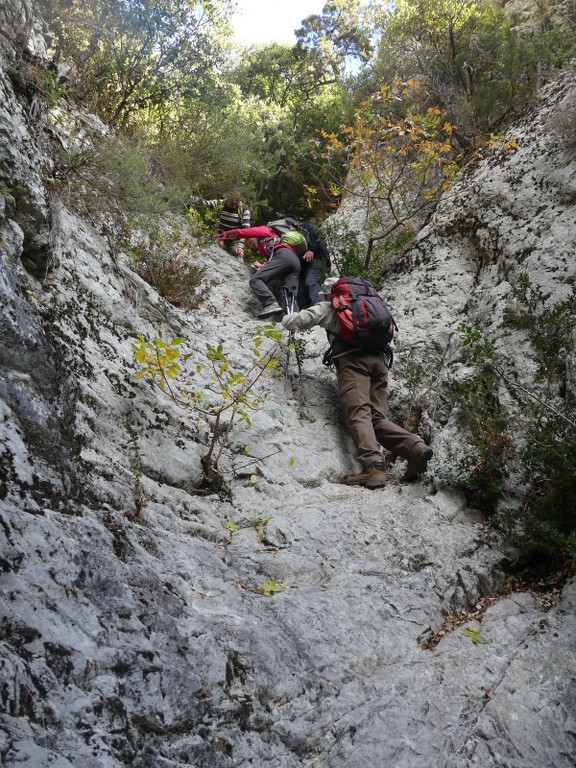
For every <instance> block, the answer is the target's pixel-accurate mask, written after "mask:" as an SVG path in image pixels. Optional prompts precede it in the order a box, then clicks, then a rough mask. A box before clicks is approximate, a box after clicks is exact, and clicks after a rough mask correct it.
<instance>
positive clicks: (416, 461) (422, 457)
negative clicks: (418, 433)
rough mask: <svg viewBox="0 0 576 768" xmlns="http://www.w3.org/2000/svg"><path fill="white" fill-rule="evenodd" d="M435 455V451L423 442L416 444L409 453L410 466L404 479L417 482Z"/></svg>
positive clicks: (408, 465)
mask: <svg viewBox="0 0 576 768" xmlns="http://www.w3.org/2000/svg"><path fill="white" fill-rule="evenodd" d="M433 455H434V451H433V450H432V448H430V446H429V445H426V443H424V441H422V440H421V441H420V442H419V443H415V444H414V445H413V446H412V448H410V451H409V452H408V457H407V458H408V464H407V465H406V472H404V477H403V479H404V480H416V479H417V478H418V477H420V475H421V474H422V473H423V472H424V471H425V469H426V466H427V464H428V462H429V461H430V459H431V458H432V456H433Z"/></svg>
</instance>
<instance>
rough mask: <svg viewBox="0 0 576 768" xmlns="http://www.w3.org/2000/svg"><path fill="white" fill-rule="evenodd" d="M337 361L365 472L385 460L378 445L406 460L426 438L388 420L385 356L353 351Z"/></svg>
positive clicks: (348, 422) (348, 419)
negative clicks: (376, 462) (423, 438)
mask: <svg viewBox="0 0 576 768" xmlns="http://www.w3.org/2000/svg"><path fill="white" fill-rule="evenodd" d="M334 362H335V363H336V373H337V376H338V388H339V393H340V402H341V404H342V409H343V411H344V420H345V423H346V427H347V428H348V430H349V431H350V434H351V435H352V439H353V440H354V443H355V445H356V449H357V451H358V455H357V458H358V461H359V462H360V464H361V465H362V469H366V468H367V467H369V466H370V465H371V464H373V463H374V462H375V461H381V460H382V454H381V453H380V451H379V449H378V443H380V445H382V446H383V447H384V448H386V450H387V451H391V452H392V453H394V454H396V455H397V456H400V457H402V458H406V456H407V455H408V452H409V450H410V448H412V446H413V445H414V444H415V443H418V442H420V441H421V440H422V438H421V437H418V435H413V434H412V433H411V432H407V431H406V430H405V429H403V428H402V427H399V426H398V425H397V424H394V422H392V421H390V420H389V419H388V418H387V416H388V365H387V364H386V358H385V356H384V355H383V354H373V353H366V352H350V353H349V354H347V355H343V356H342V357H338V358H336V360H335V361H334Z"/></svg>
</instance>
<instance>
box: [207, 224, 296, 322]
mask: <svg viewBox="0 0 576 768" xmlns="http://www.w3.org/2000/svg"><path fill="white" fill-rule="evenodd" d="M218 237H221V238H223V239H228V238H233V239H238V238H244V239H245V241H246V245H247V246H248V247H249V248H254V249H255V250H257V251H258V252H259V253H260V254H261V255H262V257H263V258H264V259H265V260H266V261H265V263H264V264H262V263H261V262H258V261H257V262H255V263H254V266H255V267H256V272H255V273H254V274H253V275H252V277H251V278H250V288H251V290H252V293H253V294H254V295H255V296H256V298H257V299H258V301H259V302H260V304H261V305H262V311H261V312H259V313H258V317H260V318H264V317H269V316H270V315H275V314H279V313H281V312H283V309H282V307H281V306H280V304H279V303H278V301H277V299H276V297H275V296H274V294H273V293H272V291H271V290H270V288H269V287H268V283H270V282H272V280H275V279H280V280H282V288H284V289H285V290H286V291H287V293H288V295H293V296H295V295H296V293H297V291H298V279H299V277H300V266H301V262H300V258H299V256H298V254H297V253H296V251H295V250H294V248H292V247H291V246H290V245H288V244H287V243H284V242H282V240H281V239H280V238H279V237H278V236H277V235H276V234H275V233H274V232H273V231H272V230H271V229H270V228H269V227H267V226H265V225H262V226H259V227H244V228H241V229H232V230H229V231H228V232H222V233H221V234H220V235H218Z"/></svg>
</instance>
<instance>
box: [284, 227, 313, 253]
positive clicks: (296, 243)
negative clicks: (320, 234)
mask: <svg viewBox="0 0 576 768" xmlns="http://www.w3.org/2000/svg"><path fill="white" fill-rule="evenodd" d="M281 239H282V242H283V243H286V245H289V246H290V247H291V248H293V249H294V250H295V251H296V253H297V254H298V256H300V258H302V257H303V256H304V254H305V253H306V251H307V250H308V241H307V240H306V238H305V237H304V235H303V234H302V233H301V232H298V231H297V230H295V229H291V230H290V231H289V232H284V234H283V235H282V238H281Z"/></svg>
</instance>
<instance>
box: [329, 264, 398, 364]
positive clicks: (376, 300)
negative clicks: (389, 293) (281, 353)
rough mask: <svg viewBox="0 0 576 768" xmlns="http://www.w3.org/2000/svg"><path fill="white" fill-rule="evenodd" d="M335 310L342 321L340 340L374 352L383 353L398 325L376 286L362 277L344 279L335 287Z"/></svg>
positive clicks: (333, 294) (333, 299) (333, 289)
mask: <svg viewBox="0 0 576 768" xmlns="http://www.w3.org/2000/svg"><path fill="white" fill-rule="evenodd" d="M330 299H331V301H332V306H333V307H334V310H335V312H336V314H337V316H338V320H339V321H340V325H341V329H340V332H339V333H338V338H339V339H341V340H342V341H345V342H346V343H348V344H353V345H354V346H355V347H359V348H361V349H365V350H366V351H371V352H384V351H385V350H387V349H388V345H389V344H390V342H391V341H392V339H393V338H394V329H395V328H396V323H395V322H394V318H393V317H392V314H391V313H390V310H389V309H388V307H387V306H386V304H385V303H384V301H383V299H382V298H381V297H380V296H379V294H378V292H377V291H376V289H375V288H374V286H373V285H372V284H371V283H369V282H368V280H365V279H364V278H363V277H341V278H340V279H339V280H337V281H336V282H335V283H334V285H333V286H332V293H331V294H330Z"/></svg>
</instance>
